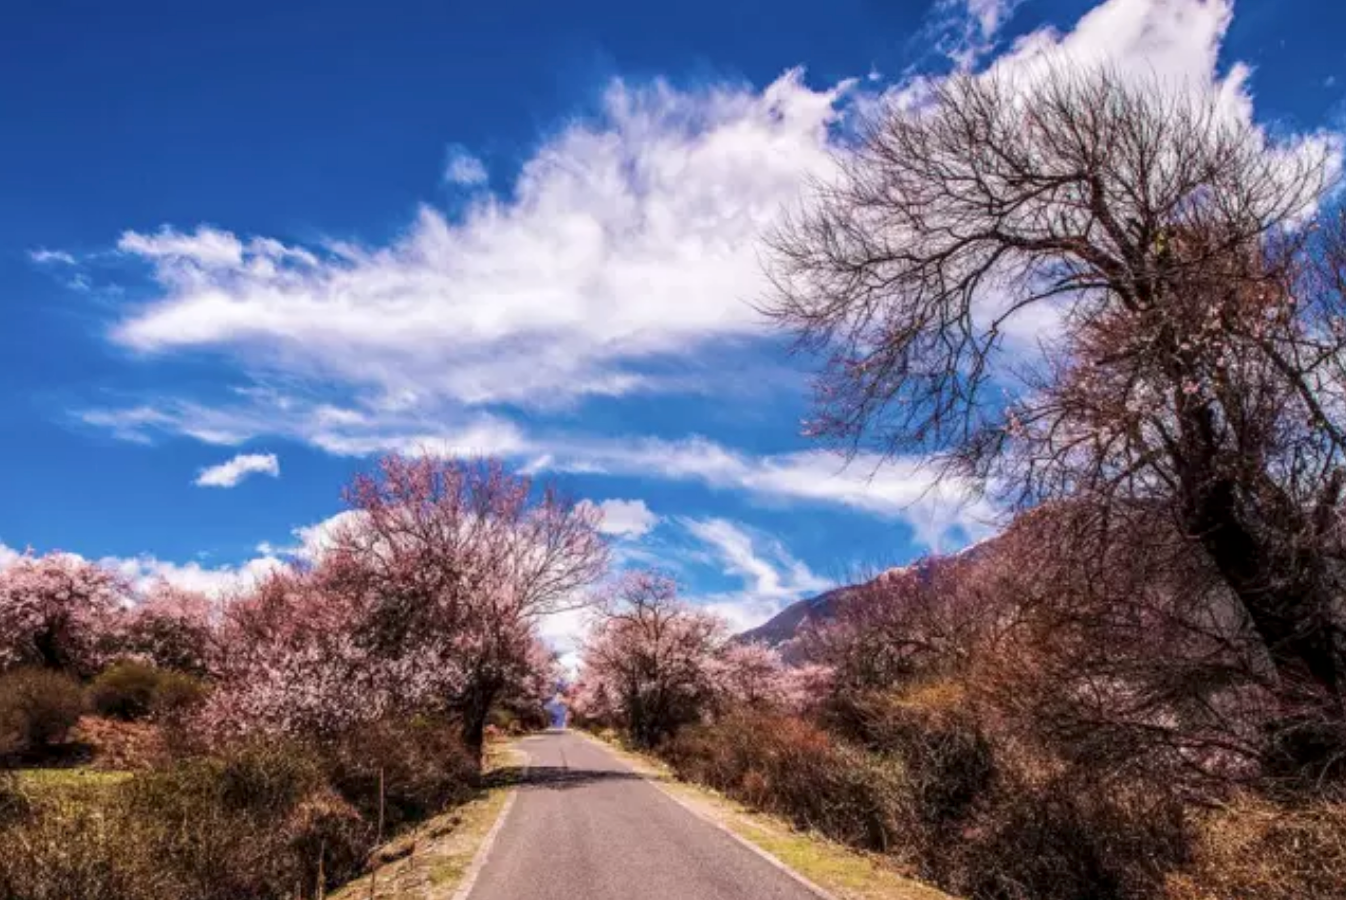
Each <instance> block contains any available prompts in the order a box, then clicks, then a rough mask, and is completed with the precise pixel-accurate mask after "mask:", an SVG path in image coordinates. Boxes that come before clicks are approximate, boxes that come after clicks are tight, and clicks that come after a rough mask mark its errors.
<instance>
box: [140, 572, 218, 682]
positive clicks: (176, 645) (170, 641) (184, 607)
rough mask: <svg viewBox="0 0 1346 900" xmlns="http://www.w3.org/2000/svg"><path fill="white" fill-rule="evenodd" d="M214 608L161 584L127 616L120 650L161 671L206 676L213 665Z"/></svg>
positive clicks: (191, 593) (205, 600) (211, 603)
mask: <svg viewBox="0 0 1346 900" xmlns="http://www.w3.org/2000/svg"><path fill="white" fill-rule="evenodd" d="M216 611H217V604H216V603H215V602H214V601H212V600H211V599H210V598H209V597H207V596H206V595H205V594H202V593H200V592H198V591H189V590H185V589H183V588H180V587H176V586H174V585H172V584H169V583H168V582H167V581H163V580H160V581H158V582H156V583H155V584H153V585H152V586H151V587H150V588H149V590H148V591H147V592H146V593H145V596H144V597H142V598H141V599H140V602H139V603H138V604H137V605H136V606H135V607H134V608H133V609H132V610H130V611H129V612H128V614H127V617H126V622H125V624H124V626H123V627H122V629H121V635H120V638H119V640H118V642H117V643H118V646H119V649H121V650H122V651H124V652H128V653H131V654H133V655H136V656H139V657H142V658H144V659H146V660H148V661H149V662H152V663H153V664H154V665H156V666H158V667H160V668H163V669H175V670H177V671H180V672H186V673H188V674H191V675H198V676H199V675H206V674H209V673H210V672H211V671H212V669H214V668H215V665H216V662H217V660H216V648H215V634H214V621H213V620H214V618H215V613H216Z"/></svg>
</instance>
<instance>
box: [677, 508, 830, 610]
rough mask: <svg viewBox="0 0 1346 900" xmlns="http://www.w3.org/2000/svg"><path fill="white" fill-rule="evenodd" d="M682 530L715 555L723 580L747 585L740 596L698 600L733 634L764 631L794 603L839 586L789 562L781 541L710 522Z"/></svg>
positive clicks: (685, 522) (800, 564) (735, 593)
mask: <svg viewBox="0 0 1346 900" xmlns="http://www.w3.org/2000/svg"><path fill="white" fill-rule="evenodd" d="M682 525H683V526H684V527H685V528H686V529H687V531H688V532H689V533H690V534H691V535H692V536H693V537H694V538H696V539H697V540H698V541H700V542H701V543H702V544H704V545H706V546H707V547H709V548H710V549H711V550H712V551H713V552H714V554H715V556H716V557H717V558H718V560H719V561H720V563H721V564H722V565H723V566H724V571H725V574H727V575H731V576H733V577H736V578H739V579H741V580H742V581H743V588H742V589H741V590H739V591H733V592H729V593H722V594H708V595H704V596H701V597H698V598H695V599H696V601H697V602H698V604H699V605H701V606H703V607H705V608H707V609H710V610H711V611H713V612H715V613H717V614H718V615H721V616H723V617H724V618H725V619H727V620H728V621H729V625H730V628H731V629H732V630H733V631H735V632H739V631H744V630H746V629H749V628H753V627H755V626H757V625H760V624H762V623H763V622H765V621H766V620H767V619H769V618H771V617H772V616H774V615H775V614H776V613H778V612H780V611H781V610H782V609H784V608H785V607H786V606H788V605H789V604H791V603H793V602H795V601H796V600H801V599H803V598H804V597H810V596H813V595H816V594H820V593H822V592H823V591H826V590H828V589H830V588H832V587H834V586H835V585H834V584H833V582H832V581H831V580H829V579H827V578H823V577H821V576H819V575H815V574H814V573H813V572H812V571H810V570H809V567H808V566H807V565H805V564H804V563H803V562H801V561H800V560H797V559H795V558H794V557H793V556H791V555H790V553H789V552H788V551H787V550H786V549H785V547H784V546H782V545H781V544H780V542H779V541H776V540H774V539H771V538H769V537H766V536H763V535H754V534H753V533H751V532H750V531H748V529H746V528H745V527H744V526H742V525H740V524H736V523H734V522H730V521H728V520H726V519H718V518H711V519H684V520H682Z"/></svg>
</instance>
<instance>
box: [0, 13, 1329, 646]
mask: <svg viewBox="0 0 1346 900" xmlns="http://www.w3.org/2000/svg"><path fill="white" fill-rule="evenodd" d="M1343 26H1346V8H1342V7H1341V6H1340V5H1338V4H1331V3H1325V2H1324V3H1313V2H1308V0H1299V2H1289V3H1287V2H1284V0H1238V2H1237V3H1236V4H1231V3H1229V2H1227V0H1107V2H1104V3H1094V2H1076V0H1023V2H1021V3H1017V4H1016V3H1013V2H1004V0H945V2H938V3H934V4H931V3H912V2H907V3H902V2H886V3H880V2H874V0H840V2H833V3H829V4H826V5H820V4H816V3H798V2H780V0H773V2H771V3H766V2H756V0H754V2H729V3H724V2H717V3H713V4H710V3H701V2H696V0H692V2H687V3H683V4H672V5H662V6H661V5H657V4H656V5H649V4H617V3H580V2H573V3H567V4H555V3H535V4H534V3H518V4H512V5H509V6H501V5H495V6H490V5H487V6H482V5H477V6H470V5H467V4H448V3H427V2H404V3H391V4H389V3H383V4H371V3H351V2H324V3H301V2H287V3H283V4H278V3H253V2H244V3H235V4H230V5H228V6H201V5H199V4H180V3H166V2H164V3H149V2H131V3H120V4H117V5H116V11H115V13H113V12H112V11H111V10H110V9H109V8H108V7H107V6H106V5H105V4H93V3H58V2H51V3H41V4H39V3H19V4H9V5H7V6H6V7H5V9H4V11H3V12H0V83H3V84H4V85H5V87H4V88H3V89H0V123H3V131H2V132H0V133H2V134H3V140H0V307H2V308H3V311H4V323H5V324H4V327H3V328H2V329H0V464H3V469H0V471H3V472H4V476H3V478H4V491H3V498H4V499H3V502H2V503H0V542H3V545H5V546H7V547H8V548H11V549H22V548H24V547H27V546H32V547H33V548H35V549H36V550H38V551H46V550H50V549H57V548H59V549H64V550H68V551H72V552H77V553H80V554H83V555H85V556H88V557H91V558H99V559H104V558H106V559H109V560H112V561H116V562H117V563H118V564H119V565H122V566H123V567H125V569H126V570H127V571H128V573H131V574H135V575H137V576H143V575H153V574H164V575H168V576H169V577H172V578H175V579H178V580H180V581H183V582H185V583H190V584H195V585H200V586H207V587H212V588H216V589H218V588H220V587H222V586H227V585H229V584H232V583H234V581H235V580H236V579H237V578H238V577H239V576H240V573H243V574H246V573H248V572H256V571H259V570H261V569H263V568H265V567H266V566H267V565H269V564H270V563H269V560H271V559H272V558H274V557H275V556H276V555H277V554H281V553H284V552H286V551H293V550H294V549H295V548H300V547H303V546H304V542H305V541H308V542H309V545H312V543H313V542H314V541H315V540H317V536H318V535H320V533H321V523H323V522H324V521H325V520H327V519H328V518H329V517H331V516H332V515H334V514H336V513H337V512H339V510H340V508H341V505H340V500H339V489H340V486H341V485H342V483H344V482H345V481H346V479H347V478H348V477H349V476H350V474H351V473H352V472H354V471H356V470H358V469H361V468H364V467H367V466H368V465H369V464H370V463H371V461H372V459H373V458H374V457H375V456H376V455H377V454H378V453H379V452H382V451H386V450H414V449H417V448H424V449H429V450H433V451H436V452H471V453H493V454H498V455H503V456H506V457H508V458H509V459H510V460H511V461H512V462H514V463H515V464H516V465H519V466H521V467H527V468H529V469H530V470H532V471H536V472H537V473H538V474H539V475H542V476H545V477H551V478H555V479H557V480H559V481H560V482H561V483H562V484H563V485H564V486H565V487H566V488H567V489H568V490H570V491H571V492H573V493H574V494H575V495H576V496H579V497H584V498H588V499H589V500H591V501H592V502H597V503H606V504H607V505H606V506H605V509H607V510H608V512H609V517H608V526H609V528H610V529H611V530H612V531H613V533H614V538H615V539H616V540H617V541H618V544H619V547H620V549H621V554H622V557H623V558H624V559H627V560H634V561H640V560H650V559H657V560H660V561H661V562H663V564H665V565H667V566H670V567H672V568H673V569H674V571H675V573H676V574H677V575H678V576H679V577H680V578H681V579H682V580H683V582H684V583H685V585H686V588H687V590H688V592H689V593H690V594H692V595H694V596H695V597H697V598H698V599H699V600H700V601H702V602H706V603H710V604H713V605H715V606H716V607H717V608H719V609H721V610H723V611H725V612H726V613H728V614H730V615H731V617H732V618H733V619H734V621H735V623H736V624H741V625H748V624H753V623H755V622H756V621H758V620H760V619H761V618H762V617H764V616H766V615H768V614H769V613H771V612H772V611H774V610H775V609H777V608H779V607H780V606H781V605H783V604H784V603H787V602H789V601H790V600H792V599H796V598H798V597H800V596H804V595H808V594H811V593H816V592H817V591H819V590H821V589H823V588H825V587H826V586H827V585H828V584H829V583H831V582H833V581H835V580H837V579H842V578H845V577H847V576H848V575H849V574H851V573H853V572H855V571H857V570H858V569H860V568H865V567H874V566H882V565H892V564H898V563H901V562H904V561H906V560H909V559H911V558H912V557H914V556H916V555H919V554H921V553H924V552H927V551H928V550H930V549H931V548H943V549H952V548H954V547H957V546H958V545H960V544H962V543H964V542H966V541H968V540H970V539H975V538H976V537H977V536H979V535H980V534H982V533H985V532H986V531H987V530H988V529H990V528H991V527H993V523H994V514H995V511H994V510H993V509H992V508H991V507H990V506H988V505H987V504H985V503H982V502H977V501H972V502H967V501H960V499H959V497H958V496H957V491H956V490H954V489H952V488H947V489H942V490H937V491H933V492H932V491H930V490H929V489H928V488H929V475H928V472H926V471H925V470H923V469H922V468H921V466H920V461H919V460H914V459H908V460H898V461H894V462H892V463H889V464H886V465H883V466H879V465H877V461H875V460H872V459H860V460H859V461H857V462H856V463H854V464H852V465H851V467H850V468H846V469H843V464H842V461H840V460H838V459H836V458H833V457H830V456H827V455H825V454H824V453H822V452H821V451H819V449H818V448H817V447H814V446H812V445H811V444H809V443H808V441H807V440H806V439H804V438H802V437H801V436H800V435H799V432H800V421H801V418H802V417H803V416H805V414H806V412H807V410H806V397H807V379H806V373H807V371H808V366H809V361H808V360H804V359H792V358H791V357H790V356H789V355H788V354H787V353H786V352H785V346H784V344H783V342H782V340H781V339H780V338H779V336H777V335H774V334H772V333H771V332H770V331H769V330H768V329H767V328H766V327H765V326H764V324H763V323H762V322H761V321H760V319H758V318H757V316H756V314H755V313H754V312H753V310H752V308H751V306H750V302H751V301H753V300H754V299H757V298H759V297H760V296H761V293H762V290H763V284H762V276H761V271H760V265H759V256H760V248H759V246H758V244H757V240H756V239H757V237H758V235H759V234H760V233H761V232H762V231H763V230H764V229H766V228H769V227H770V225H771V224H772V222H773V221H775V220H776V217H777V216H778V215H779V212H780V210H781V209H782V208H784V207H787V206H789V205H790V204H791V203H794V202H797V200H798V197H799V191H800V189H801V186H802V185H803V184H804V183H805V180H806V179H807V178H808V177H810V176H820V177H825V175H826V173H827V172H828V171H829V166H830V165H831V164H832V163H831V162H830V160H831V158H832V157H831V153H832V152H833V151H834V150H835V149H836V145H837V142H838V141H840V140H842V139H844V135H845V133H846V129H847V127H848V124H849V123H851V122H853V121H854V117H855V115H856V114H857V111H859V110H861V109H863V108H864V107H865V106H866V105H867V104H871V103H872V102H874V101H876V100H878V99H880V98H882V97H884V96H885V95H887V96H888V97H894V96H898V95H900V94H901V93H902V92H908V91H917V90H919V86H920V85H921V84H922V80H923V79H930V78H938V77H940V76H942V75H944V74H947V73H948V72H949V71H951V70H952V69H954V68H956V67H960V66H962V67H971V68H974V69H977V70H982V69H986V68H988V67H990V66H1012V65H1025V64H1027V63H1029V62H1031V60H1032V59H1034V58H1036V57H1038V56H1040V55H1041V54H1043V53H1061V54H1068V55H1071V56H1073V57H1077V58H1080V59H1083V60H1086V61H1090V62H1098V61H1107V62H1109V63H1111V64H1113V65H1115V66H1118V67H1119V68H1121V69H1122V70H1125V71H1129V72H1136V73H1144V74H1147V75H1154V74H1158V75H1159V76H1160V77H1163V78H1172V79H1176V80H1180V81H1183V82H1185V83H1189V84H1194V85H1213V86H1216V87H1219V88H1221V89H1223V90H1225V91H1227V92H1228V93H1229V94H1230V95H1231V96H1232V97H1234V98H1235V99H1236V100H1237V101H1238V104H1239V108H1240V109H1241V110H1243V112H1242V113H1241V114H1244V115H1251V116H1253V117H1254V118H1255V119H1256V121H1257V122H1259V123H1260V124H1262V125H1263V126H1264V127H1266V128H1267V129H1268V130H1269V131H1271V132H1274V133H1278V134H1286V133H1305V134H1308V133H1322V134H1328V135H1329V136H1331V135H1334V134H1335V131H1336V129H1337V128H1338V127H1339V126H1340V124H1341V112H1342V99H1343V95H1344V94H1343V92H1344V91H1346V64H1344V63H1346V49H1343V45H1342V44H1341V42H1340V40H1339V35H1340V34H1341V33H1343ZM1021 337H1023V338H1031V337H1032V335H1031V334H1025V335H1021ZM3 555H4V553H3V552H0V556H3ZM570 627H571V625H569V624H558V625H557V626H555V627H554V628H553V630H554V631H555V632H556V633H557V634H563V633H564V632H565V631H566V629H567V628H570Z"/></svg>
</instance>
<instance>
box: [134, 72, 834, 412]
mask: <svg viewBox="0 0 1346 900" xmlns="http://www.w3.org/2000/svg"><path fill="white" fill-rule="evenodd" d="M847 89H848V86H847V85H842V86H838V87H837V88H835V89H833V90H828V91H814V90H811V89H810V88H808V87H807V86H806V85H805V84H804V83H803V79H802V76H801V74H800V73H799V72H797V71H792V72H789V73H786V74H785V75H783V76H782V77H781V78H780V79H778V80H777V81H776V82H775V83H773V84H771V85H770V86H768V87H767V88H766V89H765V90H763V91H760V92H758V91H754V90H753V89H751V88H750V87H748V86H719V87H715V88H710V89H705V90H699V91H695V92H687V91H681V90H677V89H675V88H673V87H670V86H669V85H667V84H663V83H656V84H653V85H651V86H648V87H639V88H637V87H631V86H628V85H625V84H623V83H620V82H618V83H615V84H613V85H612V87H611V88H610V89H609V90H608V92H607V95H606V102H605V105H604V113H603V115H602V117H601V118H599V119H598V120H594V121H581V122H576V123H574V124H572V125H570V126H569V127H567V128H565V129H564V130H562V131H561V132H560V133H559V134H557V135H556V136H555V137H553V138H551V139H550V140H548V141H547V142H546V143H544V144H543V145H542V146H541V147H539V148H538V150H537V151H536V153H535V154H534V156H533V157H532V159H530V160H529V161H528V162H527V163H526V164H525V165H524V166H523V168H522V171H521V172H520V174H519V176H518V179H517V180H516V182H515V184H514V185H513V190H512V191H511V192H510V193H509V194H507V195H500V196H495V195H483V196H481V197H479V198H478V199H477V200H475V201H474V202H473V203H472V204H471V205H470V206H469V207H468V209H467V210H466V211H465V212H464V213H463V215H462V218H461V220H450V219H448V218H446V217H445V216H444V215H442V214H440V213H439V212H436V211H434V210H432V209H429V208H424V209H422V210H421V211H420V214H419V215H418V217H417V218H416V220H415V221H414V222H413V223H412V224H411V226H410V228H409V229H408V231H407V232H406V233H405V235H403V236H402V237H401V238H399V239H398V240H396V241H395V242H393V243H391V244H389V245H386V246H380V247H367V248H366V247H351V246H340V247H337V246H328V247H326V248H322V249H316V250H310V249H307V248H299V247H294V246H290V245H286V244H283V243H281V242H279V241H276V240H268V239H250V240H246V241H245V240H243V239H242V238H239V237H238V236H236V235H234V234H231V233H229V232H223V231H219V230H216V229H213V228H209V227H201V228H198V229H197V230H196V231H194V232H181V231H177V230H174V229H171V228H165V229H163V230H161V231H160V232H158V233H157V234H153V235H144V234H140V233H137V232H127V233H126V234H124V235H123V236H122V239H121V241H120V242H119V245H118V246H119V248H120V249H121V250H122V251H124V252H126V253H129V254H134V255H137V256H139V257H141V258H142V259H144V260H145V261H146V262H147V263H148V264H149V265H150V266H151V271H152V273H153V276H154V278H155V280H156V281H157V282H158V285H159V287H160V296H159V298H158V299H157V300H155V301H154V302H151V303H149V304H148V305H145V306H142V307H139V308H136V309H134V310H132V311H130V313H129V314H128V315H127V316H126V317H125V318H124V319H123V320H122V321H121V322H120V323H118V325H117V327H116V328H115V330H114V332H113V337H114V338H115V339H116V340H117V341H118V342H120V343H122V344H125V345H127V346H129V347H133V348H136V349H139V350H143V351H157V352H168V351H172V350H182V349H185V348H202V347H212V348H225V349H228V350H231V351H234V352H236V353H238V354H239V355H240V356H241V357H242V358H243V359H244V360H245V362H246V364H247V365H249V366H251V367H252V368H254V369H265V370H270V369H279V370H282V371H284V372H286V373H287V374H288V375H290V376H308V377H309V378H312V379H321V380H323V381H324V382H331V381H332V380H334V379H335V380H337V381H338V382H340V383H343V384H345V385H348V386H356V387H359V388H361V389H367V390H370V391H373V392H377V393H379V394H382V395H386V396H398V395H401V394H403V393H405V392H408V391H410V392H414V393H415V394H416V395H417V398H418V403H420V404H422V405H423V406H424V405H425V404H426V403H428V402H430V401H432V400H434V399H446V398H447V399H449V400H452V401H454V402H456V403H459V404H466V405H473V404H485V403H492V402H521V403H528V404H554V403H560V402H565V401H568V400H573V399H576V398H579V397H584V396H593V395H621V394H627V393H630V392H633V391H641V390H646V391H648V390H656V389H659V388H660V386H661V385H662V382H661V381H660V379H659V378H657V377H656V376H653V375H651V374H650V373H649V372H648V371H647V369H645V368H642V366H641V365H640V364H641V363H642V362H648V361H650V360H657V359H660V358H664V357H671V356H674V355H678V356H680V355H682V354H685V353H687V352H689V351H690V350H692V349H694V348H696V347H698V346H704V345H706V344H707V343H708V342H711V341H714V340H716V339H719V338H724V337H734V336H756V335H761V334H763V331H762V328H761V322H760V320H759V318H758V316H757V314H756V313H755V311H754V310H753V309H752V308H751V307H750V306H749V304H748V302H747V301H751V300H753V299H755V298H756V297H757V296H758V295H759V294H760V293H761V290H762V289H763V286H764V283H763V276H762V273H761V271H760V267H759V265H758V260H757V254H756V244H755V242H756V240H757V238H758V236H759V235H760V233H761V232H762V231H763V229H764V228H766V227H768V226H770V225H771V224H772V223H773V222H775V221H776V220H777V217H778V215H779V213H780V210H781V207H782V205H783V204H785V203H788V202H789V201H790V200H791V198H792V197H794V196H796V195H797V193H798V191H799V190H800V188H801V187H802V186H803V185H804V184H805V182H806V180H807V178H808V177H809V176H810V175H817V174H819V173H821V172H824V171H828V170H830V167H831V165H832V163H831V160H830V157H829V141H828V126H829V125H830V124H831V123H832V122H833V121H835V119H836V118H837V115H838V112H837V108H836V104H837V101H838V99H839V97H840V96H841V95H842V94H843V93H844V92H845V91H846V90H847Z"/></svg>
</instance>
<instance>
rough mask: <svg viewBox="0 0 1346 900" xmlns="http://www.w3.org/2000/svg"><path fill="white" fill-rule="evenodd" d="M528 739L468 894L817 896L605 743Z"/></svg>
mask: <svg viewBox="0 0 1346 900" xmlns="http://www.w3.org/2000/svg"><path fill="white" fill-rule="evenodd" d="M522 746H523V748H524V749H525V750H526V751H527V752H528V754H529V757H530V765H529V774H528V778H527V780H526V781H525V782H524V783H523V785H521V787H520V788H519V794H518V796H517V798H516V799H515V802H514V806H513V808H512V809H511V810H510V811H509V813H508V816H507V818H506V819H505V822H504V825H503V826H502V827H501V829H500V832H499V834H498V836H497V838H496V841H495V844H494V845H493V846H492V847H491V848H490V850H489V851H488V855H487V857H486V862H485V865H484V866H483V867H482V869H481V872H480V873H479V875H478V877H477V882H476V884H475V885H474V887H473V888H472V891H471V893H470V894H469V895H468V898H469V900H731V898H732V900H818V898H817V896H816V895H815V894H813V892H811V891H810V890H808V889H807V888H806V887H804V886H803V885H801V884H800V883H798V882H796V881H795V880H794V879H792V878H790V877H789V875H787V874H786V873H784V872H782V871H780V870H779V869H777V868H776V867H775V866H773V865H771V864H770V863H768V862H767V861H766V860H764V859H762V858H761V857H760V856H758V855H756V854H755V853H753V852H752V851H751V850H749V849H747V848H746V847H744V846H742V845H741V844H739V843H738V842H737V841H735V840H733V839H732V838H731V837H729V836H728V835H727V834H725V833H724V832H722V831H720V830H719V829H718V828H716V827H715V826H714V825H711V824H709V823H707V822H704V821H702V820H701V819H700V818H698V817H697V816H695V815H693V814H692V813H691V812H688V811H687V810H686V809H684V808H683V807H681V806H679V805H678V804H677V803H676V802H675V801H674V800H672V799H671V798H670V797H668V796H666V795H665V794H663V793H662V792H661V791H659V790H658V789H657V788H655V787H654V786H653V785H651V784H650V783H648V782H646V781H644V780H643V779H641V778H640V776H638V775H636V774H634V773H632V772H631V770H630V769H629V768H628V767H627V766H626V764H625V763H623V762H622V761H621V760H619V759H618V758H617V757H615V756H613V755H612V754H611V753H609V752H608V751H607V750H606V749H604V748H602V747H601V746H599V745H597V744H595V743H593V742H591V741H589V740H586V739H585V738H582V737H580V736H578V735H575V734H570V733H567V732H548V733H546V734H544V735H539V736H536V737H532V738H528V739H526V740H525V741H524V742H523V744H522Z"/></svg>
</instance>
